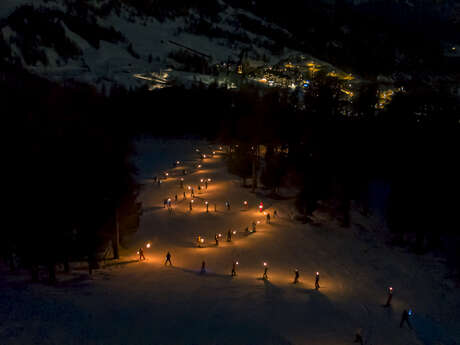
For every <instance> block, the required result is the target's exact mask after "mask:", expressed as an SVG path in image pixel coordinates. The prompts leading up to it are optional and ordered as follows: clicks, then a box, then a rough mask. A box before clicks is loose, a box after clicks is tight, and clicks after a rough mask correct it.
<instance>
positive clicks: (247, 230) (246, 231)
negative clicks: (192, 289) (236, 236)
mask: <svg viewBox="0 0 460 345" xmlns="http://www.w3.org/2000/svg"><path fill="white" fill-rule="evenodd" d="M244 232H245V233H246V235H249V227H248V226H247V227H246V229H244Z"/></svg>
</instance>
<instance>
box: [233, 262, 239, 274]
mask: <svg viewBox="0 0 460 345" xmlns="http://www.w3.org/2000/svg"><path fill="white" fill-rule="evenodd" d="M237 265H238V261H233V266H232V277H235V276H236V266H237Z"/></svg>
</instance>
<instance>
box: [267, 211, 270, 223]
mask: <svg viewBox="0 0 460 345" xmlns="http://www.w3.org/2000/svg"><path fill="white" fill-rule="evenodd" d="M267 224H270V213H268V212H267Z"/></svg>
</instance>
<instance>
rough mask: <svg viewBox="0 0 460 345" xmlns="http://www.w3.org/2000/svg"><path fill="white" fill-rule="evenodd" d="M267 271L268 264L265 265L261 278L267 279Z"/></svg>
mask: <svg viewBox="0 0 460 345" xmlns="http://www.w3.org/2000/svg"><path fill="white" fill-rule="evenodd" d="M267 272H268V266H267V265H265V269H264V274H263V276H262V279H268V274H267Z"/></svg>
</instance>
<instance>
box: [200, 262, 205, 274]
mask: <svg viewBox="0 0 460 345" xmlns="http://www.w3.org/2000/svg"><path fill="white" fill-rule="evenodd" d="M204 273H206V263H205V262H204V260H203V262H202V263H201V271H200V274H204Z"/></svg>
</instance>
